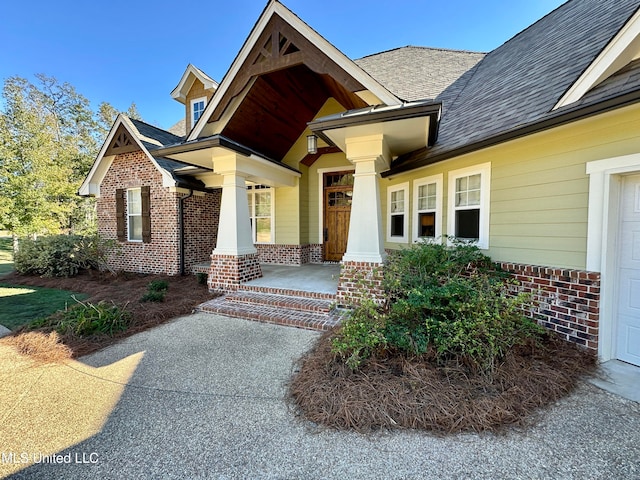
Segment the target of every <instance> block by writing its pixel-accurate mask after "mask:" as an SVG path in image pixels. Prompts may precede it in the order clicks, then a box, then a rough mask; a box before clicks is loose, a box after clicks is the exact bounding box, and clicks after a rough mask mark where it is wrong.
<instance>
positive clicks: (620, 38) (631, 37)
mask: <svg viewBox="0 0 640 480" xmlns="http://www.w3.org/2000/svg"><path fill="white" fill-rule="evenodd" d="M639 50H640V10H638V11H637V12H636V13H635V14H634V15H633V16H632V17H631V19H630V20H629V21H628V22H627V23H626V24H625V26H624V27H622V29H621V30H620V31H619V32H618V34H617V35H616V36H615V37H613V39H612V40H611V41H610V42H609V43H608V45H607V46H606V47H605V48H604V49H603V50H602V52H600V55H598V56H597V57H596V59H595V60H594V61H593V62H592V63H591V65H589V67H587V69H586V70H585V71H584V72H583V73H582V75H580V78H578V80H576V82H575V83H574V84H573V85H572V86H571V88H569V90H567V92H566V93H565V94H564V95H563V96H562V98H561V99H560V100H559V101H558V103H557V104H556V105H555V106H554V107H553V110H556V109H558V108H560V107H564V106H565V105H569V104H571V103H573V102H577V101H578V100H580V99H581V98H582V97H583V96H584V95H585V94H586V93H587V92H588V91H589V90H591V89H592V88H593V87H594V86H596V85H598V84H599V83H600V82H602V81H603V80H605V79H607V78H608V77H610V76H611V75H613V74H614V73H615V72H617V71H618V70H620V69H621V68H622V67H624V66H625V65H627V64H628V63H629V62H631V61H632V60H633V59H634V58H636V57H637V56H638V51H639Z"/></svg>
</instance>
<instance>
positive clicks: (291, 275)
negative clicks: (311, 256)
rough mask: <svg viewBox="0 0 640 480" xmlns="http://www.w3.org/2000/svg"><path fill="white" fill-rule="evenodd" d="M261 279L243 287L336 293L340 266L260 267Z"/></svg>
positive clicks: (247, 283)
mask: <svg viewBox="0 0 640 480" xmlns="http://www.w3.org/2000/svg"><path fill="white" fill-rule="evenodd" d="M260 267H261V268H262V277H261V278H256V279H255V280H251V281H250V282H246V283H245V285H250V286H255V287H270V288H279V289H283V290H299V291H303V292H315V293H328V294H332V295H335V293H336V292H337V291H338V279H339V278H340V265H338V264H312V263H307V264H304V265H300V266H297V265H295V266H294V265H266V264H262V265H260Z"/></svg>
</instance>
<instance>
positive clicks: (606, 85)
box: [568, 59, 640, 107]
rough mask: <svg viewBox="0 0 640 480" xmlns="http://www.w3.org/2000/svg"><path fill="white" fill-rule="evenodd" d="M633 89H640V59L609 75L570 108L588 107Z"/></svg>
mask: <svg viewBox="0 0 640 480" xmlns="http://www.w3.org/2000/svg"><path fill="white" fill-rule="evenodd" d="M634 89H640V59H638V60H634V61H633V62H631V63H630V64H629V65H627V66H626V67H624V68H622V69H620V70H619V71H617V72H616V73H615V74H613V75H611V76H610V77H609V78H607V79H606V80H605V81H604V82H602V83H601V84H599V85H596V86H595V87H594V88H593V89H591V90H590V91H589V92H587V94H586V95H585V96H584V97H583V98H581V99H580V100H579V101H577V102H575V104H573V105H569V106H568V107H571V106H578V105H589V104H593V103H597V102H601V101H604V100H607V99H609V98H612V97H616V96H618V95H621V94H623V93H627V92H629V91H631V90H634Z"/></svg>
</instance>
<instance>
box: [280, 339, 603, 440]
mask: <svg viewBox="0 0 640 480" xmlns="http://www.w3.org/2000/svg"><path fill="white" fill-rule="evenodd" d="M331 338H332V333H331V332H328V333H327V334H325V335H324V336H323V337H321V338H320V340H319V342H318V344H317V345H316V347H315V348H314V349H313V350H311V351H310V352H309V353H308V354H307V355H306V356H305V357H303V358H302V359H301V360H300V364H299V371H298V373H297V374H296V375H295V377H294V378H293V380H292V381H291V383H290V385H289V401H290V402H291V403H292V404H293V405H294V408H295V409H296V410H297V412H298V413H299V414H300V415H301V416H303V417H304V418H306V419H307V420H310V421H312V422H314V423H316V424H320V425H323V426H326V427H330V428H334V429H338V430H355V431H358V432H361V433H366V432H371V431H373V430H378V429H421V430H429V431H432V432H435V433H441V434H446V433H458V432H483V431H493V432H501V431H504V430H505V427H507V426H526V425H529V424H530V423H531V422H532V420H533V418H534V417H535V415H534V414H535V412H536V411H537V410H539V409H540V408H541V407H544V406H546V405H549V404H551V403H553V402H555V401H556V400H558V399H559V398H561V397H563V396H565V395H567V394H568V393H569V392H571V390H572V389H573V388H574V387H575V386H576V384H577V383H578V380H579V379H580V378H582V377H584V376H586V375H588V374H590V373H592V372H594V371H595V369H596V357H595V355H593V354H590V353H588V352H586V351H585V350H584V349H580V348H578V347H576V346H573V345H571V344H568V343H567V342H565V341H563V340H560V339H558V338H556V337H555V336H551V335H546V337H545V339H544V343H543V345H542V346H541V347H537V348H533V347H532V346H529V347H518V348H515V349H513V350H512V351H511V352H509V354H508V355H507V356H506V358H505V359H504V361H503V363H502V364H501V365H499V366H497V367H496V369H495V372H494V375H493V378H492V379H490V378H488V377H487V376H483V375H478V374H475V375H474V374H472V373H471V372H470V371H469V370H468V369H467V368H465V367H464V366H461V365H455V364H450V365H446V366H444V367H436V366H435V365H434V363H433V361H432V360H433V359H432V358H429V356H428V355H425V356H423V357H419V358H406V357H401V356H389V357H387V358H372V359H370V360H369V361H368V362H367V363H366V364H364V365H362V366H361V367H360V370H358V371H352V370H351V369H350V368H349V367H347V366H346V365H345V364H344V362H343V361H342V360H341V359H340V358H336V355H334V354H332V353H331V343H330V342H331Z"/></svg>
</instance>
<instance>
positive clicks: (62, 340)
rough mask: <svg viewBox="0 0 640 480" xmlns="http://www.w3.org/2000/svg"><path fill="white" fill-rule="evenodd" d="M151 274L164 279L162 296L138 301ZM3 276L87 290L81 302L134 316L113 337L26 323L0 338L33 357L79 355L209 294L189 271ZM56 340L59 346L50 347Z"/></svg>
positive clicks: (23, 282)
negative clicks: (50, 329) (57, 330)
mask: <svg viewBox="0 0 640 480" xmlns="http://www.w3.org/2000/svg"><path fill="white" fill-rule="evenodd" d="M153 280H166V281H167V282H168V283H169V288H168V290H167V293H166V296H165V299H164V302H141V301H140V298H141V297H142V296H143V295H144V294H145V293H146V292H147V286H148V285H149V283H150V282H151V281H153ZM2 282H3V283H9V284H13V285H27V286H34V287H47V288H58V289H62V290H70V291H72V292H76V293H85V294H87V295H89V298H87V299H86V300H83V302H85V303H86V302H90V303H92V304H96V303H98V302H101V301H104V302H107V303H109V304H111V303H113V304H115V305H118V306H120V307H123V308H125V309H126V310H128V311H129V312H131V314H132V317H133V320H132V322H131V325H130V327H129V328H128V329H127V330H126V331H124V332H121V333H118V334H116V335H114V336H113V337H110V336H107V335H95V336H90V337H78V336H72V335H59V336H58V335H57V334H55V332H53V333H52V334H51V335H49V333H50V332H48V331H47V330H35V331H33V332H31V333H27V332H26V328H25V327H22V328H21V329H18V330H17V331H16V332H15V333H14V334H13V335H12V336H8V337H5V338H3V339H2V342H3V343H4V344H10V345H12V346H14V347H15V348H16V349H18V350H19V351H21V352H23V353H25V354H29V355H30V356H32V357H37V356H38V355H39V356H40V360H45V359H46V358H49V359H50V360H51V361H58V360H60V359H64V358H68V357H73V358H78V357H81V356H83V355H87V354H89V353H92V352H95V351H97V350H100V349H102V348H104V347H106V346H108V345H111V344H113V343H115V342H117V341H118V340H120V339H122V338H125V337H129V336H131V335H133V334H135V333H138V332H141V331H143V330H147V329H149V328H153V327H155V326H157V325H160V324H162V323H164V322H166V321H167V320H170V319H172V318H175V317H179V316H181V315H186V314H189V313H191V312H192V311H193V309H194V308H195V307H196V306H197V305H199V304H201V303H203V302H205V301H207V300H209V299H211V298H213V295H212V294H211V293H209V291H208V288H207V286H206V285H201V284H199V283H198V282H197V279H196V277H195V276H194V275H187V276H184V277H180V276H171V277H170V276H164V275H142V274H130V273H119V274H117V275H112V274H111V273H108V272H95V271H90V272H86V273H81V274H80V275H78V276H76V277H71V278H44V277H42V278H41V277H36V276H27V275H19V274H17V273H12V274H10V275H5V276H3V277H2ZM54 334H55V335H54ZM55 344H57V345H59V347H55ZM37 352H40V353H39V354H38V353H37ZM47 352H48V353H47Z"/></svg>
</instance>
